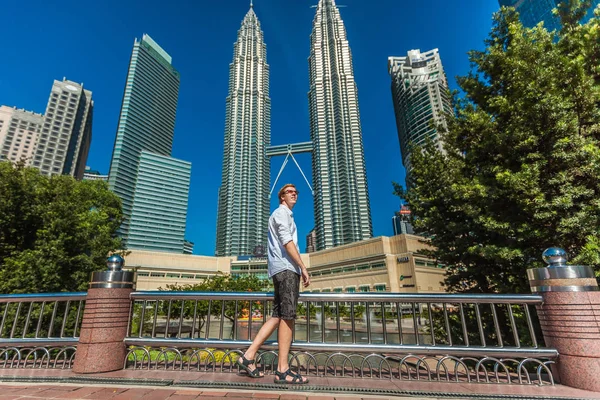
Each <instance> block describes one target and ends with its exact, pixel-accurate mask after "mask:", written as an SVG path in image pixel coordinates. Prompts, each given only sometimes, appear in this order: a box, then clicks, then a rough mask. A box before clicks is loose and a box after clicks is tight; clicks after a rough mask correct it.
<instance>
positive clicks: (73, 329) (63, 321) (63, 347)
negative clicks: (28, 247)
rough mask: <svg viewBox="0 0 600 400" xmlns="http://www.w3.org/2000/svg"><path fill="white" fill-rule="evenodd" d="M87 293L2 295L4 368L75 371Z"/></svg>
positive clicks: (0, 335) (0, 354) (0, 331)
mask: <svg viewBox="0 0 600 400" xmlns="http://www.w3.org/2000/svg"><path fill="white" fill-rule="evenodd" d="M85 299H86V293H48V294H18V295H0V314H1V315H2V321H0V367H1V368H71V366H72V364H73V360H74V357H75V351H76V346H77V343H78V342H79V330H80V327H81V321H82V318H83V308H84V303H85Z"/></svg>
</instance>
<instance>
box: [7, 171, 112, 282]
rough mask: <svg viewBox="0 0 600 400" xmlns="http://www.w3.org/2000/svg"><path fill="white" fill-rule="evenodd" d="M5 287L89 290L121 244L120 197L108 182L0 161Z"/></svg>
mask: <svg viewBox="0 0 600 400" xmlns="http://www.w3.org/2000/svg"><path fill="white" fill-rule="evenodd" d="M0 193H1V195H0V293H43V292H59V291H79V290H84V289H86V287H87V284H88V282H89V277H90V273H91V272H93V271H95V270H98V269H99V268H102V267H103V265H104V263H105V261H106V256H107V254H109V253H110V252H112V251H115V250H116V249H118V248H119V247H120V239H118V238H117V237H116V236H115V234H116V231H117V229H118V228H119V225H120V224H121V218H122V213H121V202H120V199H119V198H118V197H117V195H115V194H114V193H112V192H110V191H109V190H108V187H107V185H106V183H105V182H100V181H84V182H78V181H76V180H75V179H73V178H72V177H69V176H52V177H45V176H42V175H40V173H39V172H38V171H37V170H35V169H33V168H26V167H24V166H23V164H21V163H19V164H16V165H13V164H12V163H10V162H0Z"/></svg>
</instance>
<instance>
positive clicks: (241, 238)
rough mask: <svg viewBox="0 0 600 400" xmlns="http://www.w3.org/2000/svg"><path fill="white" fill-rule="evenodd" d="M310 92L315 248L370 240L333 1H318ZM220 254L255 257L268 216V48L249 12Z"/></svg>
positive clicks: (341, 32) (237, 59)
mask: <svg viewBox="0 0 600 400" xmlns="http://www.w3.org/2000/svg"><path fill="white" fill-rule="evenodd" d="M309 84H310V89H309V93H308V99H309V111H310V136H311V141H312V160H313V162H312V170H313V188H314V213H315V232H316V239H317V240H316V247H317V250H322V249H327V248H331V247H335V246H339V245H343V244H347V243H352V242H356V241H360V240H364V239H369V238H370V237H372V234H373V228H372V223H371V210H370V203H369V193H368V187H367V176H366V168H365V161H364V151H363V143H362V132H361V124H360V115H359V111H358V95H357V88H356V83H355V81H354V71H353V67H352V55H351V52H350V47H349V45H348V40H347V38H346V30H345V28H344V23H343V21H342V19H341V17H340V13H339V11H338V9H337V7H336V5H335V0H319V4H318V5H317V8H316V15H315V18H314V21H313V30H312V34H311V49H310V57H309ZM225 118H226V120H225V144H224V151H223V170H222V171H223V175H222V182H221V187H220V188H219V206H218V217H217V243H216V255H217V256H235V255H246V254H254V253H255V250H256V248H257V246H263V245H265V244H266V242H267V240H266V236H267V222H268V218H269V209H270V204H269V183H270V162H269V156H268V151H267V150H268V148H269V146H270V145H271V128H270V125H271V123H270V119H271V99H270V98H269V65H268V64H267V55H266V45H265V43H264V36H263V32H262V30H261V27H260V23H259V21H258V18H257V16H256V14H255V12H254V10H253V8H252V5H251V6H250V10H249V11H248V13H247V14H246V16H245V17H244V20H243V21H242V26H241V28H240V30H239V31H238V39H237V41H236V43H235V45H234V53H233V61H232V63H231V64H230V66H229V95H228V96H227V100H226V117H225Z"/></svg>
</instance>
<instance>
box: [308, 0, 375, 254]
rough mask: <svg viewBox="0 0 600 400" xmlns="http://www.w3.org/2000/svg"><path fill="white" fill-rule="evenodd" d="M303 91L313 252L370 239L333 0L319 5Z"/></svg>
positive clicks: (353, 90)
mask: <svg viewBox="0 0 600 400" xmlns="http://www.w3.org/2000/svg"><path fill="white" fill-rule="evenodd" d="M310 40H311V46H310V56H309V58H308V66H309V83H310V89H309V92H308V103H309V114H310V136H311V140H312V143H313V162H312V173H313V187H314V192H315V195H314V209H315V211H314V212H315V232H316V248H317V250H322V249H327V248H331V247H335V246H339V245H343V244H348V243H352V242H356V241H360V240H364V239H369V238H371V237H372V235H373V227H372V223H371V207H370V202H369V190H368V186H367V171H366V166H365V157H364V149H363V140H362V130H361V123H360V113H359V108H358V91H357V87H356V83H355V81H354V69H353V65H352V53H351V51H350V46H349V45H348V39H347V35H346V29H345V27H344V22H343V21H342V18H341V16H340V12H339V10H338V7H337V6H336V4H335V0H319V3H318V5H317V7H316V14H315V17H314V20H313V29H312V33H311V36H310Z"/></svg>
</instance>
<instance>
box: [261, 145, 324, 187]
mask: <svg viewBox="0 0 600 400" xmlns="http://www.w3.org/2000/svg"><path fill="white" fill-rule="evenodd" d="M312 151H313V142H301V143H291V144H280V145H277V146H269V147H267V157H276V156H285V160H283V164H282V165H281V168H280V169H279V173H278V174H277V178H275V182H273V186H272V187H271V191H270V192H269V199H270V198H271V195H272V194H273V190H274V189H275V186H276V185H277V181H279V177H280V176H281V173H282V172H283V170H284V169H285V166H286V165H287V163H288V161H289V159H290V158H291V159H292V161H294V164H296V167H298V170H299V171H300V173H301V174H302V177H303V178H304V181H305V182H306V184H307V185H308V187H309V189H310V193H311V194H312V195H313V196H314V195H315V192H314V191H313V188H312V186H310V183H309V182H308V179H306V175H304V171H302V168H300V165H299V164H298V161H296V158H295V157H294V154H300V153H312Z"/></svg>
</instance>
